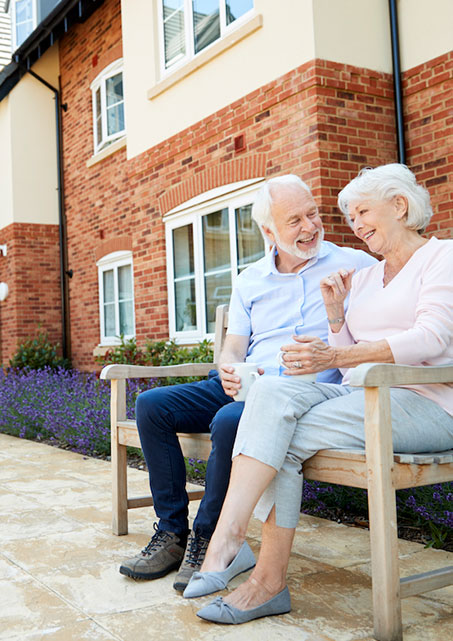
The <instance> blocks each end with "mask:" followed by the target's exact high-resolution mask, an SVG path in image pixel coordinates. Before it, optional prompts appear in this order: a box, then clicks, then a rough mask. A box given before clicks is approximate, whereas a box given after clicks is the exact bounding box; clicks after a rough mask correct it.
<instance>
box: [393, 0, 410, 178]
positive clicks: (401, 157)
mask: <svg viewBox="0 0 453 641" xmlns="http://www.w3.org/2000/svg"><path fill="white" fill-rule="evenodd" d="M389 10H390V32H391V36H392V62H393V88H394V92H395V117H396V135H397V142H398V162H400V163H402V164H404V165H405V164H406V145H405V142H404V112H403V91H402V87H401V66H400V45H399V35H398V14H397V10H396V0H389Z"/></svg>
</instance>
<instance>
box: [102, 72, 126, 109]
mask: <svg viewBox="0 0 453 641" xmlns="http://www.w3.org/2000/svg"><path fill="white" fill-rule="evenodd" d="M105 94H106V97H107V107H110V106H111V105H115V104H116V103H117V102H122V100H123V74H122V73H118V74H116V76H112V77H111V78H107V80H106V83H105Z"/></svg>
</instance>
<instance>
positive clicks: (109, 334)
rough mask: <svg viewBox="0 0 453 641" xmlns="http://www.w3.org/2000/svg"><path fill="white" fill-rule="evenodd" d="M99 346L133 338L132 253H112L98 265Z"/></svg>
mask: <svg viewBox="0 0 453 641" xmlns="http://www.w3.org/2000/svg"><path fill="white" fill-rule="evenodd" d="M97 267H98V272H99V309H100V320H101V344H112V343H118V342H119V337H120V335H123V336H124V337H125V338H131V337H132V336H135V319H134V285H133V270H132V253H131V252H130V251H121V252H113V253H112V254H108V255H107V256H104V258H101V260H100V261H98V263H97Z"/></svg>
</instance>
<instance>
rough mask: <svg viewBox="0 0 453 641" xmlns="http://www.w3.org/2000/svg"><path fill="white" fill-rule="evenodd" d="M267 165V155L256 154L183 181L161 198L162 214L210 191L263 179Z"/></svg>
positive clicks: (212, 168) (201, 172) (217, 166)
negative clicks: (241, 182)
mask: <svg viewBox="0 0 453 641" xmlns="http://www.w3.org/2000/svg"><path fill="white" fill-rule="evenodd" d="M266 165H267V154H256V155H255V156H247V157H246V158H240V159H237V160H232V161H230V162H225V163H222V164H219V165H216V166H215V167H210V168H209V169H205V170H204V171H200V172H199V173H198V174H195V175H194V176H191V178H189V179H187V180H182V181H181V183H179V184H178V185H176V186H175V187H172V188H171V189H169V190H168V191H167V192H166V193H165V194H163V195H162V196H161V197H160V198H159V206H160V211H161V214H162V215H164V214H166V213H167V212H168V211H170V210H171V209H173V208H174V207H177V206H178V205H181V203H184V202H186V201H187V200H190V199H191V198H194V197H195V196H198V195H199V194H202V193H204V192H205V191H209V190H210V189H215V188H216V187H221V186H222V185H228V184H229V183H235V182H239V181H241V180H250V179H251V178H261V177H263V176H265V175H266Z"/></svg>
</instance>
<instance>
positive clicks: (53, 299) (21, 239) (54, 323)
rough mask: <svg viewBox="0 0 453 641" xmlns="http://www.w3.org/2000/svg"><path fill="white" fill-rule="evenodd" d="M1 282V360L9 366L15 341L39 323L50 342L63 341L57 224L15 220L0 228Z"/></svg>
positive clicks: (26, 335) (33, 329) (27, 334)
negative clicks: (4, 290) (5, 290)
mask: <svg viewBox="0 0 453 641" xmlns="http://www.w3.org/2000/svg"><path fill="white" fill-rule="evenodd" d="M1 244H6V246H7V256H6V257H4V256H1V255H0V281H4V282H6V283H7V284H8V287H9V295H8V297H7V299H6V300H5V301H3V302H2V303H0V332H1V333H0V362H1V363H3V364H4V365H8V361H9V359H10V358H11V356H12V354H13V353H14V352H15V350H16V347H17V342H18V341H22V340H24V339H25V338H28V337H29V336H33V335H34V334H35V333H36V330H37V328H38V326H39V324H41V325H42V329H43V330H46V331H47V332H48V333H49V338H50V340H51V341H52V342H58V343H60V344H61V341H62V329H61V303H60V300H61V298H60V266H59V265H60V262H59V261H60V258H59V243H58V226H57V225H34V224H21V223H14V224H12V225H9V226H8V227H6V228H5V229H2V230H1Z"/></svg>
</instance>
